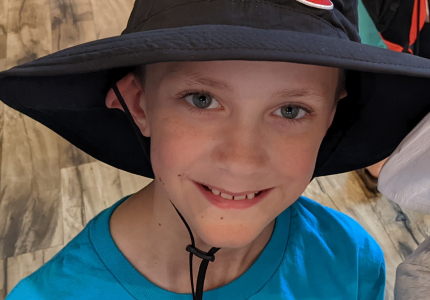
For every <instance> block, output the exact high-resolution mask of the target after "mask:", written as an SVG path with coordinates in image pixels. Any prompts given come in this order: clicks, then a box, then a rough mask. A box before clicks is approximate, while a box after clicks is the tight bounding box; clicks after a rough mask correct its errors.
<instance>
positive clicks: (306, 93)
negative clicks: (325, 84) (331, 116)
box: [272, 88, 324, 101]
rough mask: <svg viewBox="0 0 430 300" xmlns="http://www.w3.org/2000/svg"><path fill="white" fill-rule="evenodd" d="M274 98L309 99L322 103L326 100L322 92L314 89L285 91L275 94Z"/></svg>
mask: <svg viewBox="0 0 430 300" xmlns="http://www.w3.org/2000/svg"><path fill="white" fill-rule="evenodd" d="M272 97H273V98H275V97H280V98H308V97H310V98H311V99H313V100H314V99H315V100H316V101H320V100H323V99H324V94H323V92H322V91H320V90H318V89H313V88H295V89H285V90H282V91H279V92H276V93H273V95H272Z"/></svg>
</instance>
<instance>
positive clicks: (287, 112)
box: [280, 104, 307, 120]
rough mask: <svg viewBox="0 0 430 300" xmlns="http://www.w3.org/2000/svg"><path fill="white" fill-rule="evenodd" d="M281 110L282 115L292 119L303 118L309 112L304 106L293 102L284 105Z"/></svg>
mask: <svg viewBox="0 0 430 300" xmlns="http://www.w3.org/2000/svg"><path fill="white" fill-rule="evenodd" d="M280 110H281V114H282V115H281V116H282V117H284V118H286V119H290V120H294V119H301V118H303V117H304V116H305V115H306V113H307V112H306V111H305V109H304V108H302V107H300V106H296V105H291V104H289V105H284V106H282V107H281V108H280Z"/></svg>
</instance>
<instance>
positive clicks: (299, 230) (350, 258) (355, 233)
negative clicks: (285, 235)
mask: <svg viewBox="0 0 430 300" xmlns="http://www.w3.org/2000/svg"><path fill="white" fill-rule="evenodd" d="M291 218H292V221H291V228H290V234H291V235H292V237H290V239H291V241H290V242H291V243H292V244H293V245H292V246H293V248H294V244H296V245H295V246H298V247H299V244H301V243H303V244H304V245H309V244H312V245H313V246H312V249H313V250H308V251H307V252H308V253H313V254H314V255H321V256H326V259H328V260H333V261H337V262H338V263H344V264H345V265H348V264H356V267H357V270H358V271H359V269H361V270H362V271H363V268H367V269H369V268H375V269H376V268H377V269H378V271H379V269H380V268H383V269H385V263H384V253H383V251H382V249H381V247H380V246H379V245H378V243H377V242H376V241H375V239H374V238H373V237H372V236H371V235H370V234H369V233H368V232H367V231H366V230H365V229H364V228H363V227H362V226H361V225H360V224H359V223H358V222H357V221H356V220H354V219H353V218H351V217H349V216H348V215H346V214H344V213H342V212H339V211H337V210H335V209H332V208H330V207H326V206H323V205H321V204H319V203H318V202H316V201H314V200H311V199H309V198H307V197H304V196H301V197H300V198H299V199H298V200H297V201H296V203H294V205H293V209H292V211H291Z"/></svg>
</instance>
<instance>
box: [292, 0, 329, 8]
mask: <svg viewBox="0 0 430 300" xmlns="http://www.w3.org/2000/svg"><path fill="white" fill-rule="evenodd" d="M296 1H297V2H300V3H303V4H305V5H307V6H312V7H315V8H319V9H326V10H332V9H333V2H331V1H330V0H296Z"/></svg>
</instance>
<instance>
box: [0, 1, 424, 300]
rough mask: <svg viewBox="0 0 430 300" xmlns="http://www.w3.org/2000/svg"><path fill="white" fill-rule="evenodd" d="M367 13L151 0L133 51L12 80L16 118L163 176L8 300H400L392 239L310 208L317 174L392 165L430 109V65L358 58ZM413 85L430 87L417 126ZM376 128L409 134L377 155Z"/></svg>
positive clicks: (112, 47)
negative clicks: (388, 267)
mask: <svg viewBox="0 0 430 300" xmlns="http://www.w3.org/2000/svg"><path fill="white" fill-rule="evenodd" d="M356 10H357V3H356V2H355V1H333V3H332V2H330V1H329V0H325V1H307V0H300V1H295V0H291V1H267V2H261V1H240V2H239V1H230V0H225V1H194V2H192V1H178V0H176V1H173V0H172V1H148V0H146V1H139V0H138V1H137V2H136V3H135V6H134V9H133V12H132V14H131V16H130V20H129V23H128V25H127V29H126V30H125V31H124V32H123V35H122V36H121V37H115V38H109V39H105V40H101V41H95V42H92V43H87V44H85V45H81V46H77V47H73V48H69V49H66V50H64V51H60V52H58V53H56V54H53V55H49V56H48V57H47V58H45V60H44V59H43V58H42V59H39V60H36V61H34V62H31V63H28V64H26V65H24V66H20V67H17V68H14V69H12V70H9V71H6V72H2V73H0V98H1V99H2V101H4V102H5V103H6V104H8V105H10V106H11V107H13V108H15V109H18V110H20V111H22V112H25V113H26V114H28V115H29V116H32V117H33V118H35V119H37V120H38V121H39V122H42V123H44V124H46V125H47V126H49V127H50V128H51V129H53V130H54V131H56V132H57V133H59V134H60V135H62V136H64V137H67V138H68V140H69V141H71V142H72V143H74V144H75V145H77V146H78V147H80V148H81V149H82V150H84V151H86V152H87V153H89V154H91V155H92V156H94V157H96V158H98V159H100V160H102V161H104V162H107V163H109V164H111V165H113V166H116V167H118V168H122V169H124V170H127V171H129V172H133V173H135V174H140V175H143V176H147V177H151V178H154V181H153V182H151V183H150V184H149V185H148V186H146V187H145V188H144V189H142V190H141V191H139V192H137V193H136V194H133V195H129V196H127V197H124V198H123V199H121V200H119V201H118V202H117V203H116V204H115V205H113V206H112V207H110V208H109V209H107V210H105V211H103V212H101V213H100V214H99V215H98V216H96V217H95V218H94V219H93V220H91V221H90V223H89V224H88V225H87V226H86V228H85V229H84V230H83V231H82V232H81V233H80V234H79V235H78V236H77V237H76V238H75V239H74V240H72V241H71V242H70V243H69V244H68V245H66V246H65V247H64V249H63V250H62V251H60V252H59V253H58V254H57V255H56V256H55V257H54V258H53V259H52V260H51V261H49V262H48V263H47V264H45V265H44V266H42V267H41V268H40V269H39V270H38V271H36V272H35V273H33V274H32V275H30V276H29V277H27V278H25V279H23V280H22V281H21V282H20V283H19V284H18V285H17V286H16V287H15V288H14V290H12V292H11V293H10V294H9V296H8V298H7V299H8V300H14V299H95V298H97V299H98V298H100V299H191V298H193V299H202V298H203V295H204V299H253V300H256V299H383V298H384V286H385V264H384V258H383V253H382V251H381V249H380V247H379V246H378V245H377V244H376V242H375V241H374V240H373V239H372V238H371V237H370V236H369V235H368V234H367V233H366V232H365V230H364V229H363V228H362V227H361V226H360V225H359V224H358V223H357V222H355V221H354V220H352V219H351V218H349V217H347V216H346V215H344V214H342V213H339V212H337V211H334V210H332V209H329V208H326V207H323V206H321V205H319V204H317V203H315V202H313V201H311V200H310V199H307V198H305V197H300V195H301V193H302V192H303V191H304V190H305V188H306V186H307V184H308V183H309V182H310V181H311V180H312V178H313V177H315V176H322V175H328V174H335V173H339V172H345V171H349V170H353V169H357V168H360V167H364V166H366V165H368V164H369V163H375V162H377V161H378V160H380V159H381V157H384V155H387V153H389V152H390V151H392V150H393V149H392V148H393V147H394V148H395V146H396V145H397V142H398V140H399V139H401V138H403V137H404V136H406V134H407V133H408V131H409V130H411V129H412V128H413V126H414V125H415V124H416V122H417V121H419V117H420V116H421V115H422V113H423V112H424V111H428V109H429V108H430V105H429V104H430V103H429V101H428V99H427V98H426V97H425V95H424V92H425V91H427V89H428V86H429V85H428V83H429V82H428V81H429V80H428V79H427V78H418V77H419V76H422V77H430V71H428V70H427V69H426V68H430V63H428V62H427V61H424V60H422V59H419V58H414V57H413V58H409V57H407V56H405V55H402V54H400V53H391V52H390V51H384V50H383V49H377V48H375V49H374V47H366V46H365V45H361V44H360V43H358V41H359V37H358V33H357V26H356V24H355V23H354V22H355V21H356V19H357V18H356V17H357V11H356ZM230 24H233V25H230ZM399 60H400V61H401V63H400V64H399ZM423 66H424V67H423ZM343 69H348V73H347V77H346V80H345V77H344V75H343V74H344V72H343ZM349 69H352V70H356V71H350V70H349ZM359 70H361V71H359ZM363 70H366V71H368V72H362V71H363ZM383 73H393V74H394V75H387V74H383ZM406 74H407V75H409V77H408V76H404V75H406ZM42 76H43V77H42ZM345 81H346V83H345ZM373 81H380V82H385V83H388V82H389V83H390V84H392V85H393V86H390V87H389V89H388V88H387V86H386V85H384V84H380V85H377V88H379V90H378V89H377V90H375V87H374V85H373ZM399 82H402V83H406V82H407V84H409V85H410V86H411V87H413V88H415V89H416V96H415V97H414V98H413V99H412V100H410V101H409V102H408V104H411V105H412V108H409V107H408V110H405V111H402V112H401V114H400V116H401V117H402V118H401V119H400V118H399V110H400V109H401V108H402V107H403V105H404V103H402V101H401V100H402V99H403V98H402V97H403V96H404V95H403V94H402V91H401V90H399V89H398V88H397V87H398V86H399V84H398V83H399ZM24 84H25V86H26V89H25V91H24V89H22V88H19V87H20V86H23V85H24ZM381 86H383V87H381ZM384 88H385V89H387V90H388V91H390V93H391V94H388V96H387V97H385V98H384V97H381V96H380V93H381V92H382V91H384V92H385V90H384ZM37 93H39V94H40V95H41V96H40V97H39V98H38V99H37V101H36V103H34V99H33V98H31V95H35V94H37ZM42 94H43V96H42ZM393 98H394V100H393ZM339 100H341V101H340V102H339ZM388 100H390V103H391V102H392V105H391V106H389V107H387V108H386V109H385V112H384V113H385V114H386V115H387V120H382V121H381V120H380V111H381V108H385V107H386V101H388ZM124 113H125V115H124ZM125 118H128V121H129V123H126V122H125V121H126V119H125ZM393 118H394V122H393V120H392V119H393ZM375 122H376V123H377V124H376V125H375V124H374V123H375ZM130 125H131V126H130ZM369 125H370V126H372V127H371V128H377V129H378V130H382V131H383V132H384V133H385V131H388V130H387V128H386V127H387V126H388V127H389V128H390V130H392V128H393V126H395V128H396V129H397V130H395V134H393V135H387V136H388V139H387V140H384V141H382V142H377V141H376V142H375V141H373V140H372V137H375V136H381V132H379V131H378V130H373V131H374V132H371V133H369V134H368V135H366V136H364V137H363V134H362V131H363V130H365V129H366V128H367V126H369ZM132 130H134V132H132ZM383 136H385V135H383ZM136 137H137V140H138V141H139V143H140V144H138V143H137V142H136ZM367 140H369V141H368V142H367ZM149 142H150V143H149ZM363 143H364V144H363ZM365 145H373V146H374V147H375V148H372V149H369V148H368V147H365ZM139 146H140V147H141V149H139ZM142 149H143V150H144V152H143V153H144V154H145V155H146V157H144V156H143V155H142V151H141V150H142ZM182 224H184V225H185V226H183V225H182ZM186 230H187V231H188V233H187V231H186ZM188 234H189V235H190V237H191V244H190V243H189V239H188ZM184 249H186V251H184ZM215 254H216V255H215ZM187 255H189V260H187ZM193 256H196V257H197V260H198V262H200V261H201V264H200V267H197V266H196V265H194V264H193ZM215 257H216V260H215ZM209 262H211V264H209ZM209 266H210V267H209ZM188 267H189V268H190V269H188ZM197 272H198V274H197ZM206 272H207V275H206ZM205 277H206V278H205ZM194 283H196V288H195V289H194ZM190 284H191V289H190ZM203 292H204V293H203Z"/></svg>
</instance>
